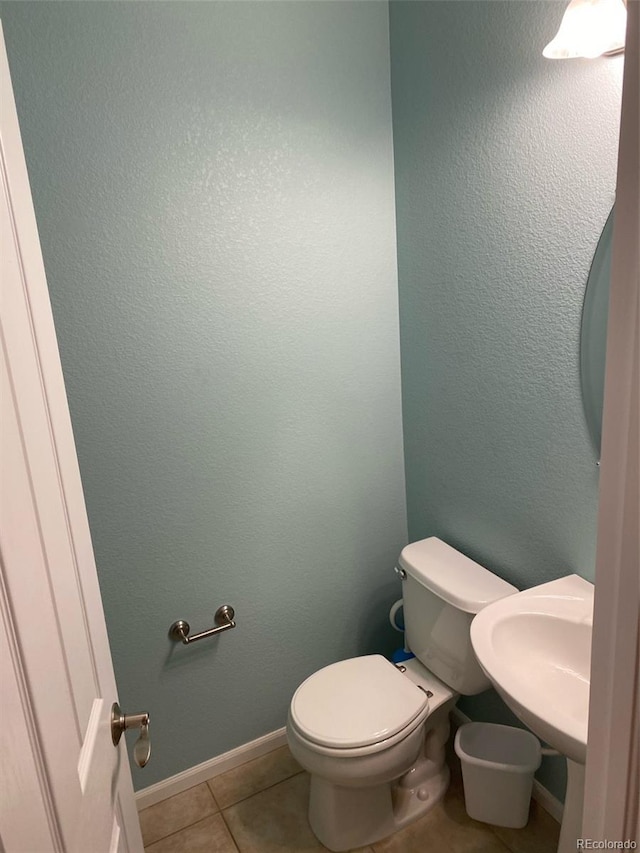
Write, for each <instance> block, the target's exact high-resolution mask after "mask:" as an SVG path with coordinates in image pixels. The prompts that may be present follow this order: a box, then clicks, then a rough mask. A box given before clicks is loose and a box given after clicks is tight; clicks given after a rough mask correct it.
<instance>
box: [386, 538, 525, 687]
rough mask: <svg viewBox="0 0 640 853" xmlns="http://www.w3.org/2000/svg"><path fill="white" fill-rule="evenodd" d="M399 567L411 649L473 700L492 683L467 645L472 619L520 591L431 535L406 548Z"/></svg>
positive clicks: (431, 668) (445, 679)
mask: <svg viewBox="0 0 640 853" xmlns="http://www.w3.org/2000/svg"><path fill="white" fill-rule="evenodd" d="M398 565H399V568H400V569H404V574H405V576H404V577H403V582H402V598H403V611H404V626H405V640H406V643H407V646H408V647H409V649H410V650H411V651H412V652H413V653H414V655H415V656H416V657H417V658H418V659H419V660H420V661H421V662H422V663H423V664H424V665H425V666H426V667H427V669H429V670H430V671H431V672H432V673H433V674H434V675H436V676H437V677H438V678H439V679H440V680H441V681H444V682H445V684H448V685H449V687H451V688H452V689H453V690H455V691H456V692H457V693H462V694H463V695H465V696H472V695H474V694H475V693H482V691H483V690H487V689H488V688H489V687H490V686H491V684H490V682H489V680H488V678H487V677H486V676H485V674H484V673H483V672H482V670H481V669H480V665H479V664H478V661H477V659H476V656H475V654H474V651H473V649H472V647H471V637H470V633H469V628H470V625H471V620H472V619H473V617H474V616H475V615H476V613H478V612H479V611H480V610H482V608H483V607H486V605H487V604H491V602H492V601H497V600H498V599H499V598H504V597H505V596H507V595H513V594H514V593H516V592H518V590H517V589H516V587H515V586H512V585H511V584H510V583H507V582H506V581H503V580H502V579H501V578H499V577H498V576H497V575H494V574H493V573H492V572H490V571H489V570H488V569H485V568H484V567H483V566H480V565H479V564H478V563H475V562H474V561H473V560H470V559H469V558H468V557H465V556H464V554H461V553H460V552H459V551H456V550H455V548H452V547H451V546H450V545H447V544H446V543H445V542H443V541H442V540H441V539H437V538H436V537H435V536H432V537H430V538H429V539H422V540H420V541H419V542H412V543H411V544H410V545H407V546H406V548H404V549H403V550H402V553H401V554H400V558H399V560H398ZM402 574H403V573H402V572H401V575H402Z"/></svg>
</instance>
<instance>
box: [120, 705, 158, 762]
mask: <svg viewBox="0 0 640 853" xmlns="http://www.w3.org/2000/svg"><path fill="white" fill-rule="evenodd" d="M127 729H140V737H139V738H138V740H137V741H136V742H135V745H134V747H133V760H134V761H135V763H136V764H137V765H138V767H144V766H145V764H147V762H148V761H149V758H150V756H151V741H150V740H149V715H148V714H123V713H122V711H121V710H120V705H118V703H117V702H114V703H113V705H112V706H111V740H112V741H113V745H114V746H117V745H118V744H119V743H120V738H121V737H122V733H123V732H124V731H126V730H127Z"/></svg>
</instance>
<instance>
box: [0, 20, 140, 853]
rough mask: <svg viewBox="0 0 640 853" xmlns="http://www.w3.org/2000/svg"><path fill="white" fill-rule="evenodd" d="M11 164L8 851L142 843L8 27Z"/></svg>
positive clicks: (5, 625) (4, 427)
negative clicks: (114, 719) (114, 710)
mask: <svg viewBox="0 0 640 853" xmlns="http://www.w3.org/2000/svg"><path fill="white" fill-rule="evenodd" d="M0 170H1V183H2V191H1V193H0V195H1V199H0V208H1V211H0V213H1V218H2V226H1V227H2V247H1V248H2V259H1V264H2V266H1V272H2V280H1V288H0V343H1V347H2V349H1V353H0V362H1V364H0V371H1V377H0V378H1V386H0V415H1V434H0V441H1V444H0V568H1V572H0V640H1V641H2V649H1V650H0V674H1V678H2V683H1V685H0V689H1V694H0V697H1V698H0V701H1V703H2V704H1V707H0V755H2V760H1V762H0V784H1V786H2V790H1V791H0V817H1V820H0V840H1V843H0V849H3V850H4V851H5V853H50V851H65V853H103V851H104V852H105V853H106V851H113V853H115V851H118V853H120V851H130V853H140V851H142V839H141V836H140V828H139V824H138V819H137V813H136V809H135V804H134V799H133V788H132V784H131V775H130V772H129V765H128V761H127V756H126V753H125V751H124V750H125V743H124V738H122V740H121V741H120V745H119V747H117V748H116V747H114V745H113V743H112V739H111V730H110V720H111V706H112V704H113V703H114V701H116V687H115V680H114V676H113V667H112V663H111V658H110V653H109V646H108V641H107V633H106V627H105V622H104V614H103V611H102V603H101V599H100V591H99V587H98V579H97V575H96V569H95V563H94V557H93V551H92V546H91V539H90V535H89V526H88V522H87V516H86V511H85V506H84V499H83V494H82V485H81V482H80V474H79V471H78V463H77V458H76V453H75V446H74V442H73V435H72V431H71V422H70V419H69V411H68V408H67V401H66V395H65V390H64V383H63V378H62V371H61V367H60V359H59V355H58V349H57V344H56V337H55V331H54V327H53V319H52V315H51V308H50V304H49V296H48V291H47V284H46V280H45V274H44V267H43V264H42V256H41V252H40V244H39V241H38V233H37V227H36V221H35V216H34V212H33V206H32V202H31V195H30V190H29V182H28V177H27V171H26V165H25V161H24V155H23V151H22V144H21V140H20V131H19V128H18V119H17V114H16V111H15V104H14V100H13V93H12V90H11V82H10V79H9V67H8V63H7V57H6V52H5V48H4V40H3V38H2V31H1V29H0ZM124 710H125V711H133V710H134V709H124ZM135 710H136V711H140V710H141V709H135Z"/></svg>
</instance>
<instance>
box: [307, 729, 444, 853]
mask: <svg viewBox="0 0 640 853" xmlns="http://www.w3.org/2000/svg"><path fill="white" fill-rule="evenodd" d="M448 729H449V727H448V723H447V724H445V725H441V726H438V728H437V729H436V730H435V731H431V732H430V733H429V734H428V735H427V739H426V741H427V742H426V745H425V749H424V751H422V752H421V754H420V756H419V757H418V759H417V760H416V762H415V764H414V765H413V767H411V768H410V769H409V770H408V771H407V773H405V774H404V775H403V776H401V777H400V779H398V780H396V781H394V782H391V783H390V782H386V783H383V784H380V785H374V786H371V787H366V788H353V787H349V788H346V787H342V786H340V785H335V784H334V783H332V782H328V781H327V780H326V779H323V778H321V777H320V776H316V775H313V774H312V776H311V791H310V796H309V823H310V825H311V829H312V830H313V832H314V834H315V836H316V837H317V838H318V840H319V841H321V842H322V844H324V846H325V847H328V849H329V850H333V851H335V853H341V851H345V850H352V849H353V848H356V847H366V846H367V845H368V844H374V843H375V842H376V841H380V839H382V838H386V837H387V836H388V835H392V834H393V833H394V832H397V831H398V830H399V829H402V828H403V827H405V826H407V825H408V824H410V823H413V821H414V820H417V819H418V818H420V817H422V816H423V815H425V814H427V812H429V811H430V810H431V809H432V808H434V806H436V805H437V803H439V802H440V800H441V799H442V798H443V797H444V795H445V793H446V790H447V788H448V787H449V778H450V773H449V768H448V767H447V765H446V764H445V763H444V755H443V742H446V737H447V734H448Z"/></svg>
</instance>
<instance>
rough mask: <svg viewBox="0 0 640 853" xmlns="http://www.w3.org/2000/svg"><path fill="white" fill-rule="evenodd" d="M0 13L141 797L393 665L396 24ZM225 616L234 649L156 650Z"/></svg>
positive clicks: (80, 7) (275, 14)
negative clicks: (137, 750)
mask: <svg viewBox="0 0 640 853" xmlns="http://www.w3.org/2000/svg"><path fill="white" fill-rule="evenodd" d="M2 16H3V24H4V28H5V37H6V41H7V48H8V54H9V60H10V64H11V71H12V76H13V83H14V89H15V93H16V98H17V104H18V112H19V117H20V121H21V127H22V134H23V140H24V146H25V150H26V155H27V162H28V167H29V172H30V178H31V183H32V189H33V196H34V202H35V208H36V214H37V219H38V224H39V228H40V236H41V241H42V247H43V253H44V259H45V266H46V270H47V275H48V281H49V286H50V290H51V295H52V301H53V309H54V316H55V321H56V326H57V331H58V336H59V343H60V349H61V355H62V361H63V368H64V372H65V377H66V382H67V390H68V396H69V403H70V408H71V413H72V418H73V424H74V430H75V436H76V441H77V447H78V454H79V459H80V467H81V472H82V477H83V483H84V488H85V493H86V500H87V506H88V511H89V518H90V523H91V530H92V534H93V541H94V546H95V552H96V558H97V563H98V568H99V576H100V584H101V588H102V593H103V598H104V605H105V610H106V615H107V621H108V628H109V636H110V642H111V647H112V651H113V658H114V663H115V669H116V675H117V680H118V685H119V692H120V698H121V704H122V707H123V708H124V709H125V710H129V711H140V710H148V711H149V712H150V713H151V718H152V741H153V750H154V752H153V758H152V761H151V762H150V764H149V766H148V767H147V768H145V770H144V771H139V770H137V769H135V771H134V777H135V784H136V787H141V786H144V785H148V784H151V783H153V782H155V781H157V780H159V779H162V778H165V777H167V776H169V775H171V774H174V773H177V772H179V771H180V770H182V769H184V768H187V767H190V766H193V765H194V764H197V763H199V762H201V761H204V760H206V759H208V758H210V757H212V756H215V755H218V754H220V753H222V752H225V751H226V750H228V749H231V748H233V747H235V746H237V745H239V744H241V743H245V742H247V741H249V740H252V739H253V738H255V737H257V736H259V735H262V734H264V733H266V732H269V731H272V730H274V729H276V728H279V727H280V726H283V725H284V723H285V719H286V710H287V707H288V703H289V700H290V697H291V694H292V693H293V691H294V689H295V687H296V686H297V685H298V684H299V683H300V681H301V680H302V679H303V678H305V677H306V676H307V675H308V674H310V673H311V672H313V671H314V670H316V669H317V668H319V667H320V666H323V665H324V664H326V663H329V662H331V661H334V660H336V659H339V658H342V657H346V656H351V655H354V654H358V653H361V652H367V651H373V650H382V651H385V652H386V651H389V650H390V649H391V648H393V647H394V645H397V640H396V637H397V635H395V636H394V635H393V632H392V630H391V628H390V627H389V626H388V623H387V611H388V608H389V606H390V604H391V603H392V601H393V600H394V599H395V598H396V597H397V595H398V591H399V586H398V585H397V583H396V581H395V576H394V575H393V573H392V571H391V569H392V566H393V564H394V561H395V558H396V556H397V554H398V551H399V550H400V548H401V547H402V546H403V545H404V544H405V542H406V519H405V497H404V475H403V461H402V431H401V409H400V375H399V344H398V308H397V277H396V251H395V222H394V196H393V158H392V133H391V105H390V84H389V32H388V10H387V6H386V4H384V3H360V2H354V3H348V2H347V3H339V4H335V3H322V2H320V3H316V2H308V3H277V2H270V3H262V2H257V3H252V2H245V3H182V2H180V3H175V4H174V3H108V2H107V3H78V4H75V3H67V2H60V3H16V4H11V3H9V4H6V5H5V6H4V7H3V10H2ZM224 602H230V603H231V604H233V605H234V607H235V608H236V611H237V621H238V627H237V628H236V630H234V631H231V632H229V633H227V634H224V635H223V636H222V637H220V638H219V639H217V640H209V641H203V642H202V643H201V644H200V645H197V646H194V647H189V648H185V647H175V646H174V645H172V644H171V643H170V641H169V640H168V638H167V631H168V628H169V625H170V624H171V623H172V622H173V621H174V620H175V619H177V618H185V619H187V620H188V621H190V622H191V625H192V627H193V628H194V629H195V630H199V629H202V628H205V627H208V626H210V625H211V624H212V619H213V612H214V610H215V609H216V607H217V606H218V605H220V604H222V603H224ZM385 626H386V627H385Z"/></svg>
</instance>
